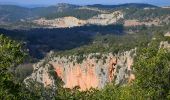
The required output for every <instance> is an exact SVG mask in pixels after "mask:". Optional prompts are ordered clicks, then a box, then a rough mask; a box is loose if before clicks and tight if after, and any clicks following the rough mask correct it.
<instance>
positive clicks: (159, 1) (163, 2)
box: [0, 0, 170, 6]
mask: <svg viewBox="0 0 170 100" xmlns="http://www.w3.org/2000/svg"><path fill="white" fill-rule="evenodd" d="M57 3H70V4H78V5H89V4H106V5H115V4H123V3H148V4H153V5H157V6H170V0H0V4H18V5H55V4H57Z"/></svg>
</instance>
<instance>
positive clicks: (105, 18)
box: [87, 11, 124, 25]
mask: <svg viewBox="0 0 170 100" xmlns="http://www.w3.org/2000/svg"><path fill="white" fill-rule="evenodd" d="M123 17H124V16H123V13H122V12H120V11H115V12H113V13H110V14H100V15H98V16H94V17H93V18H91V19H89V20H87V23H89V24H95V25H109V24H115V23H116V22H117V20H119V19H120V18H123Z"/></svg>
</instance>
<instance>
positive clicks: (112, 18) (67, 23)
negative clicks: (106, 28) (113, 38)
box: [33, 11, 123, 28]
mask: <svg viewBox="0 0 170 100" xmlns="http://www.w3.org/2000/svg"><path fill="white" fill-rule="evenodd" d="M120 18H123V13H122V12H120V11H115V12H113V13H110V14H100V15H98V16H94V17H92V18H90V19H88V20H80V19H77V18H75V17H72V16H68V17H63V18H56V19H51V20H47V19H45V18H41V19H38V20H34V21H33V23H35V24H38V25H42V26H45V27H48V28H67V27H75V26H83V25H87V24H93V25H109V24H115V23H116V22H117V20H119V19H120Z"/></svg>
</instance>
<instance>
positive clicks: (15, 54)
mask: <svg viewBox="0 0 170 100" xmlns="http://www.w3.org/2000/svg"><path fill="white" fill-rule="evenodd" d="M25 55H26V54H25V53H24V51H23V50H22V46H21V43H18V42H16V41H13V40H11V39H9V38H7V37H5V36H3V35H0V99H1V100H9V99H10V100H11V99H19V97H21V96H23V97H24V96H25V95H26V93H25V94H23V93H22V92H21V91H22V88H21V85H20V84H17V83H16V82H15V81H14V80H13V74H12V70H13V68H14V67H15V66H16V65H18V64H20V63H22V61H23V60H24V57H25Z"/></svg>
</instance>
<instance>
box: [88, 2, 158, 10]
mask: <svg viewBox="0 0 170 100" xmlns="http://www.w3.org/2000/svg"><path fill="white" fill-rule="evenodd" d="M87 6H88V7H96V8H104V9H114V8H146V7H150V8H151V7H152V8H158V6H154V5H151V4H142V3H127V4H121V5H101V4H94V5H87Z"/></svg>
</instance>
